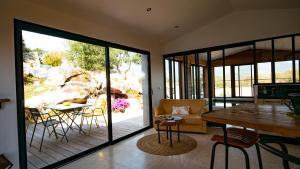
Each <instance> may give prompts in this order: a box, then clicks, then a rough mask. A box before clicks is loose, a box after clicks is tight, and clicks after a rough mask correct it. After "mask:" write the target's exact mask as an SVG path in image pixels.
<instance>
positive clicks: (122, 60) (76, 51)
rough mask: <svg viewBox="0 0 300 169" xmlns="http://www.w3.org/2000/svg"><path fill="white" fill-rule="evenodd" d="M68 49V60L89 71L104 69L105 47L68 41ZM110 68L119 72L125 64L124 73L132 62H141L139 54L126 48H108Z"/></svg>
mask: <svg viewBox="0 0 300 169" xmlns="http://www.w3.org/2000/svg"><path fill="white" fill-rule="evenodd" d="M69 46H70V50H69V51H68V54H69V55H68V57H67V58H68V60H69V61H71V62H76V63H77V64H78V65H79V67H81V68H83V69H85V70H90V71H104V70H105V66H106V65H105V64H106V61H105V48H104V47H101V46H97V45H92V44H87V43H82V42H75V41H70V43H69ZM109 54H110V55H109V63H110V70H111V71H113V72H118V73H121V67H122V66H124V64H127V69H126V70H125V76H126V73H127V72H128V71H129V70H130V68H131V66H132V64H140V63H141V55H140V54H137V53H134V54H132V55H130V54H129V52H128V51H126V50H121V49H115V48H110V53H109Z"/></svg>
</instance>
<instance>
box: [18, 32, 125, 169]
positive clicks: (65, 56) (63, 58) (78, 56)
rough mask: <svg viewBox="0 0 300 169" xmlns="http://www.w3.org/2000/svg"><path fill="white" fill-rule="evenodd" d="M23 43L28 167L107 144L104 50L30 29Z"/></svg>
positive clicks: (40, 165) (54, 161) (24, 33)
mask: <svg viewBox="0 0 300 169" xmlns="http://www.w3.org/2000/svg"><path fill="white" fill-rule="evenodd" d="M22 42H23V76H24V84H23V85H24V97H25V98H24V99H25V107H24V109H25V111H24V113H25V117H26V118H25V123H26V143H22V144H26V146H27V163H28V166H32V167H31V168H44V167H45V168H47V167H46V166H48V165H51V164H53V163H56V162H58V161H61V160H65V159H67V158H70V157H71V156H74V155H76V154H79V153H82V152H84V151H86V150H89V149H92V148H94V147H97V146H100V145H103V144H104V143H108V141H109V138H108V133H109V132H108V128H107V121H106V120H107V116H108V114H107V109H108V108H107V106H106V103H107V95H106V90H105V88H106V87H107V85H106V80H107V79H106V60H105V59H106V58H105V47H103V46H98V45H93V44H89V43H84V42H79V41H74V40H70V39H65V38H61V37H55V36H50V35H46V34H40V33H35V32H29V31H22ZM111 65H112V67H114V66H116V64H114V63H112V64H111ZM86 103H87V104H86ZM83 112H84V113H83ZM92 117H95V118H94V119H93V118H92ZM83 118H84V120H83ZM42 121H43V122H42ZM51 124H52V125H51ZM96 126H98V127H96ZM120 128H122V129H123V130H124V125H123V126H120ZM45 129H47V130H45ZM120 131H121V130H120ZM120 131H118V132H117V133H120ZM45 132H46V133H45ZM44 134H45V135H44ZM63 135H64V137H63ZM31 138H32V139H33V140H32V142H31ZM67 139H68V142H67ZM41 143H42V144H41ZM20 144H21V143H20ZM29 144H31V146H30V145H29ZM78 147H80V148H78Z"/></svg>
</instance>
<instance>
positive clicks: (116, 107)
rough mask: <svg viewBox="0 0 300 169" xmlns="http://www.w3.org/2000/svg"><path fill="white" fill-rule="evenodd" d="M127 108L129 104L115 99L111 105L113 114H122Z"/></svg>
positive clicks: (123, 100)
mask: <svg viewBox="0 0 300 169" xmlns="http://www.w3.org/2000/svg"><path fill="white" fill-rule="evenodd" d="M127 107H129V102H128V101H127V100H125V99H121V98H117V99H115V100H114V101H113V103H112V109H113V111H115V112H124V111H125V109H126V108H127Z"/></svg>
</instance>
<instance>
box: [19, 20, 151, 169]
mask: <svg viewBox="0 0 300 169" xmlns="http://www.w3.org/2000/svg"><path fill="white" fill-rule="evenodd" d="M23 30H24V31H31V32H35V33H41V34H45V35H49V36H55V37H61V38H65V39H69V40H75V41H80V42H85V43H89V44H93V45H99V46H103V47H105V60H106V83H107V89H106V92H107V107H108V110H107V114H108V136H109V140H108V141H107V142H105V143H104V144H101V145H99V146H96V147H94V148H91V149H89V150H86V151H83V152H80V153H78V154H76V155H74V156H71V157H68V158H66V159H63V160H61V161H58V162H55V163H53V164H51V165H49V166H47V167H44V168H54V167H58V166H61V165H64V164H66V163H68V162H71V161H74V160H76V159H78V158H81V157H83V156H85V155H87V154H90V153H92V152H95V151H97V150H100V149H101V148H103V147H107V146H109V145H113V144H115V143H118V142H120V141H122V140H125V139H127V138H129V137H132V136H134V135H136V134H138V133H141V132H143V131H145V130H148V129H150V128H152V127H153V119H152V87H151V62H150V52H149V51H145V50H141V49H137V48H132V47H128V46H124V45H120V44H116V43H112V42H108V41H103V40H99V39H95V38H91V37H87V36H83V35H79V34H75V33H71V32H67V31H63V30H58V29H54V28H50V27H46V26H42V25H38V24H34V23H30V22H26V21H22V20H18V19H14V43H15V44H14V45H15V70H16V72H15V75H16V102H17V123H18V142H19V163H20V168H21V169H26V168H27V148H26V131H25V110H24V86H23V84H24V83H23V82H24V77H23V52H22V31H23ZM110 47H112V48H118V49H122V50H128V51H132V52H136V53H140V54H142V55H144V56H146V57H147V58H146V59H147V62H148V64H147V65H148V68H147V71H148V72H147V73H148V95H149V98H148V99H149V105H148V106H149V125H148V126H146V127H144V128H142V129H140V130H137V131H135V132H133V133H130V134H128V135H126V136H123V137H121V138H118V139H115V140H113V135H112V114H111V113H112V110H111V92H110V91H111V86H110V67H109V66H110V64H109V48H110Z"/></svg>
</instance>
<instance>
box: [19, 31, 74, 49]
mask: <svg viewBox="0 0 300 169" xmlns="http://www.w3.org/2000/svg"><path fill="white" fill-rule="evenodd" d="M22 37H23V39H24V41H25V44H26V46H27V47H28V48H31V49H35V48H41V49H43V50H45V51H65V50H67V49H68V45H67V42H68V40H67V39H63V38H58V37H54V36H48V35H44V34H39V33H33V32H28V31H22Z"/></svg>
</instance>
